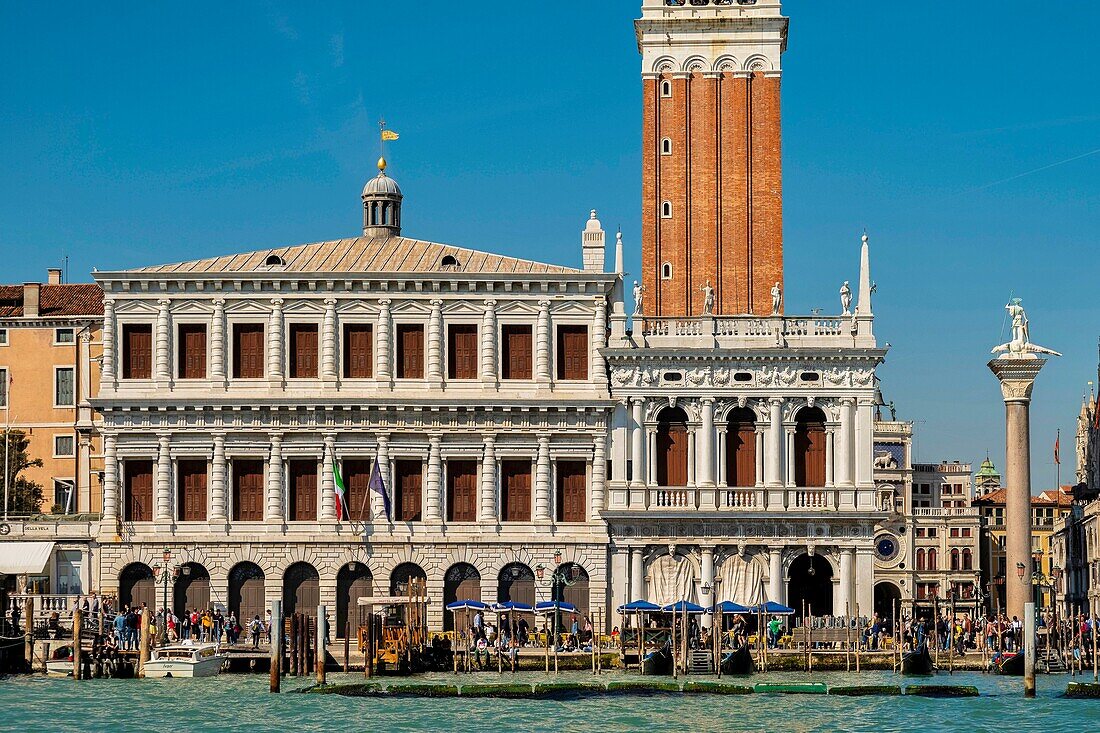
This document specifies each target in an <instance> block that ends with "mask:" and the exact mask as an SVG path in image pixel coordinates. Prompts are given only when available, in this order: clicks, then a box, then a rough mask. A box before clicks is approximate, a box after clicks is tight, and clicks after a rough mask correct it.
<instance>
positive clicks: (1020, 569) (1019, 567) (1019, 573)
mask: <svg viewBox="0 0 1100 733" xmlns="http://www.w3.org/2000/svg"><path fill="white" fill-rule="evenodd" d="M1025 570H1027V568H1025V567H1024V564H1023V563H1022V562H1018V563H1016V577H1017V578H1019V579H1020V580H1023V579H1024V571H1025Z"/></svg>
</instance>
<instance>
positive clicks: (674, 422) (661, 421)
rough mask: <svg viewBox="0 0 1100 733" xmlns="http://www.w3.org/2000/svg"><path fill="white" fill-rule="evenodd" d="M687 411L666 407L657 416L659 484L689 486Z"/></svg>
mask: <svg viewBox="0 0 1100 733" xmlns="http://www.w3.org/2000/svg"><path fill="white" fill-rule="evenodd" d="M687 465H688V429H687V413H685V412H684V411H683V410H682V409H680V408H679V407H666V408H665V409H663V410H661V413H660V414H659V415H658V416H657V485H658V486H687Z"/></svg>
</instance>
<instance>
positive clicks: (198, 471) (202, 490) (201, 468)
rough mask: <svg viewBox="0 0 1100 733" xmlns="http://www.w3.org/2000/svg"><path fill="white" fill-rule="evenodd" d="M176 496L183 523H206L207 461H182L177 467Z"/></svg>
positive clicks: (177, 509)
mask: <svg viewBox="0 0 1100 733" xmlns="http://www.w3.org/2000/svg"><path fill="white" fill-rule="evenodd" d="M176 495H177V497H178V498H179V506H178V507H177V508H176V511H177V512H178V513H179V518H180V521H181V522H204V521H206V461H180V462H179V463H178V464H177V465H176Z"/></svg>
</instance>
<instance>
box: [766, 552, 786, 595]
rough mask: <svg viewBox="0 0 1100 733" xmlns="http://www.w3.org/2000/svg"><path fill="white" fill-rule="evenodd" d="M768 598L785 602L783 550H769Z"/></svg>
mask: <svg viewBox="0 0 1100 733" xmlns="http://www.w3.org/2000/svg"><path fill="white" fill-rule="evenodd" d="M768 600H769V601H775V602H776V603H783V550H782V549H780V548H778V547H773V548H771V549H770V550H769V551H768Z"/></svg>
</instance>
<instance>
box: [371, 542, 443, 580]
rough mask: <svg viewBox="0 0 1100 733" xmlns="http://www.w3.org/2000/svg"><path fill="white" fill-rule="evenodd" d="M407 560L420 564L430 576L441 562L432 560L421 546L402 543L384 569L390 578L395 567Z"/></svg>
mask: <svg viewBox="0 0 1100 733" xmlns="http://www.w3.org/2000/svg"><path fill="white" fill-rule="evenodd" d="M406 562H411V563H413V564H415V565H419V566H420V568H421V569H422V570H423V571H424V572H425V574H427V576H428V577H429V578H431V577H432V569H433V567H438V565H439V563H436V562H432V560H431V558H429V557H428V555H427V554H425V552H424V551H423V550H422V549H421V548H419V547H412V546H410V545H402V546H401V547H399V548H398V549H397V550H396V551H395V552H394V553H393V555H392V556H391V557H390V559H389V562H388V563H386V569H385V571H384V572H385V574H386V577H387V578H388V577H389V576H390V574H391V573H392V572H393V570H394V568H396V567H397V566H398V565H401V564H402V563H406ZM440 577H442V575H440Z"/></svg>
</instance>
